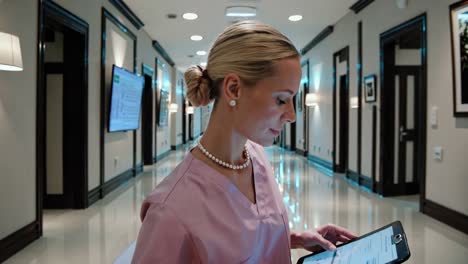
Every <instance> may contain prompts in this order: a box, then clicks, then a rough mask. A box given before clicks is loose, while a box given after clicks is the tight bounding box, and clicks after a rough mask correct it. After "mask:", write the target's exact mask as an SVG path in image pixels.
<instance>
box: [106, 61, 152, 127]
mask: <svg viewBox="0 0 468 264" xmlns="http://www.w3.org/2000/svg"><path fill="white" fill-rule="evenodd" d="M144 82H145V80H144V78H143V76H139V75H137V74H135V73H132V72H129V71H127V70H125V69H123V68H120V67H118V66H116V65H114V66H113V67H112V83H111V98H110V111H109V127H108V128H109V129H108V130H109V132H117V131H128V130H136V129H138V128H139V127H140V112H141V101H142V95H143V87H144Z"/></svg>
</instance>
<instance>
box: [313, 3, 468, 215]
mask: <svg viewBox="0 0 468 264" xmlns="http://www.w3.org/2000/svg"><path fill="white" fill-rule="evenodd" d="M454 2H456V1H455V0H412V1H409V5H408V8H406V9H403V10H402V9H398V8H397V7H396V6H395V2H394V1H387V0H376V1H374V2H373V3H371V4H370V5H369V6H368V7H367V8H366V9H364V10H363V11H361V12H360V13H359V14H357V15H356V14H354V13H353V12H349V13H348V14H347V15H346V16H344V17H343V18H342V19H341V20H340V21H339V22H338V23H337V24H336V25H335V30H334V32H333V33H332V34H331V35H330V36H328V37H327V38H326V39H325V40H323V41H322V42H321V43H319V44H318V45H317V46H316V47H314V49H312V50H311V51H310V52H309V53H308V54H306V57H307V58H309V59H310V63H311V76H310V77H311V79H314V76H315V75H317V76H319V78H320V88H319V91H318V93H319V95H320V103H319V106H318V107H316V108H315V109H314V110H312V111H313V113H312V115H311V117H310V122H311V126H310V127H311V132H310V133H309V136H310V145H309V148H310V146H311V145H313V144H315V143H314V142H323V143H324V144H325V145H326V147H328V148H332V138H331V135H332V132H333V130H332V129H333V127H332V123H331V122H329V121H328V120H332V108H331V104H332V85H333V82H332V79H331V76H332V73H331V70H332V55H333V53H334V52H336V51H338V50H339V49H341V48H343V47H344V46H346V45H349V46H350V75H351V76H350V77H351V78H350V96H355V95H357V91H356V87H357V83H356V75H357V68H356V56H357V24H358V22H359V21H362V23H363V76H366V75H369V74H376V75H377V76H378V75H379V72H380V66H379V52H380V51H379V42H380V37H379V35H380V33H382V32H384V31H386V30H388V29H390V28H393V27H395V26H397V25H399V24H401V23H403V22H405V21H407V20H409V19H411V18H413V17H416V16H418V15H420V14H422V13H424V12H426V13H427V38H428V39H427V40H428V43H427V46H428V48H427V55H428V58H427V61H428V68H427V70H428V72H427V85H428V87H427V89H428V98H427V105H428V109H430V108H431V107H432V106H436V107H438V108H439V112H438V117H439V121H440V122H439V126H438V128H436V129H433V128H432V127H431V126H430V123H429V122H428V126H427V155H426V163H427V164H426V198H427V199H429V200H431V201H434V202H436V203H439V204H441V205H443V206H446V207H448V208H450V209H453V210H456V211H458V212H461V213H463V214H465V215H466V214H468V203H466V201H467V200H468V193H467V192H466V191H465V189H466V186H468V177H467V173H466V172H467V171H468V164H467V163H466V156H467V155H468V143H467V142H468V133H467V129H468V119H466V118H454V117H453V113H452V111H453V105H452V104H453V94H452V61H451V43H450V24H449V5H450V4H452V3H454ZM382 10H385V12H384V13H382ZM314 65H322V67H321V73H318V72H317V71H315V72H314ZM378 77H380V76H378ZM312 82H313V81H312ZM377 91H378V93H380V87H379V81H378V82H377ZM362 105H363V107H362V121H363V124H362V174H364V175H366V176H370V175H371V157H372V156H371V153H372V152H371V150H372V145H371V144H372V143H371V141H370V140H369V138H371V135H372V134H371V132H372V112H371V111H372V106H373V104H368V103H363V104H362ZM377 106H378V109H380V108H379V102H378V103H377ZM428 111H429V110H428ZM351 112H352V111H351ZM378 116H379V115H378ZM427 120H429V116H427ZM356 123H357V119H356V116H355V115H354V114H351V115H350V143H351V142H354V143H352V144H350V153H351V155H350V157H352V156H353V155H354V156H355V154H354V153H356V144H355V142H356V137H355V135H356V134H355V131H356ZM379 126H380V120H378V124H377V128H379ZM318 128H320V129H318ZM377 135H379V131H377ZM378 144H379V142H378ZM436 146H441V147H443V149H444V159H443V161H442V162H436V161H435V160H433V158H432V156H433V154H432V151H433V148H434V147H436ZM377 153H379V150H377ZM311 154H314V153H311ZM314 155H317V156H319V157H320V158H323V159H326V160H328V161H331V160H332V158H331V156H328V157H327V156H324V155H323V153H322V155H320V154H317V153H315V154H314ZM377 161H378V159H377ZM354 166H355V160H352V159H350V168H351V169H354ZM377 166H379V164H378V162H377ZM377 177H379V175H378V170H377ZM448 193H449V194H448Z"/></svg>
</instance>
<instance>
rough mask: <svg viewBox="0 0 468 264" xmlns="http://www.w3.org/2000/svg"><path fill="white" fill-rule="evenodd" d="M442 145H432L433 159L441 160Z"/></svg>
mask: <svg viewBox="0 0 468 264" xmlns="http://www.w3.org/2000/svg"><path fill="white" fill-rule="evenodd" d="M442 152H443V150H442V147H434V159H435V160H439V161H442V154H443V153H442Z"/></svg>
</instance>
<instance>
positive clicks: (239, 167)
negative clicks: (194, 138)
mask: <svg viewBox="0 0 468 264" xmlns="http://www.w3.org/2000/svg"><path fill="white" fill-rule="evenodd" d="M198 148H200V150H201V151H202V152H203V154H205V156H207V157H208V158H210V159H211V160H213V161H214V162H216V163H217V164H219V165H221V166H223V167H226V168H229V169H232V170H242V169H245V168H247V166H249V164H250V153H249V151H248V150H247V147H246V146H244V151H243V152H244V155H245V157H246V161H245V162H244V163H243V164H242V165H235V164H231V163H228V162H225V161H222V160H220V159H218V158H216V157H215V156H213V154H211V153H210V152H208V150H206V149H205V147H203V145H202V144H201V142H200V140H199V141H198Z"/></svg>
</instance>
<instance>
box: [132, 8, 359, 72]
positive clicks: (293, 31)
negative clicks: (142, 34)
mask: <svg viewBox="0 0 468 264" xmlns="http://www.w3.org/2000/svg"><path fill="white" fill-rule="evenodd" d="M124 2H125V3H126V4H127V5H128V6H129V7H130V8H131V9H132V11H133V12H134V13H135V14H136V15H137V16H138V17H139V18H140V19H141V20H142V21H143V23H144V24H145V26H144V30H145V31H146V32H147V33H148V34H149V35H150V37H151V38H152V39H153V40H157V41H158V42H159V43H160V44H161V46H162V47H163V48H164V49H165V50H166V52H167V53H168V54H169V56H170V57H171V58H172V60H173V61H174V62H175V64H176V66H177V68H178V69H179V70H181V71H183V70H184V69H185V68H187V67H188V66H190V65H193V64H199V63H200V62H202V61H206V59H207V56H208V55H204V56H198V55H196V54H195V53H196V52H197V51H198V50H205V51H207V52H208V51H209V48H210V47H211V44H212V43H213V42H214V40H215V39H216V37H217V36H218V34H220V33H221V32H222V31H223V29H224V28H225V27H226V26H227V25H230V24H231V23H232V21H233V20H232V19H230V18H227V17H225V16H224V13H225V8H226V7H228V6H232V5H247V6H255V7H256V8H257V16H256V17H255V20H260V21H262V22H265V23H268V24H271V25H273V26H274V27H276V28H277V29H279V30H280V31H281V32H282V33H284V34H285V35H287V36H288V37H289V38H290V39H291V40H292V41H293V42H294V44H295V45H296V47H297V48H298V50H300V49H302V48H303V47H304V46H305V45H306V44H307V43H308V42H309V41H311V40H312V39H313V38H314V37H315V36H316V35H317V34H318V33H319V32H320V31H322V30H323V29H324V28H325V27H326V26H328V25H333V24H335V23H336V22H337V21H338V20H339V19H340V18H341V17H343V16H344V15H345V14H346V13H347V12H351V11H350V10H349V7H350V6H351V5H353V4H354V3H355V2H357V0H247V1H246V0H124ZM186 12H193V13H196V14H198V19H196V20H192V21H188V20H184V19H183V18H182V14H183V13H186ZM167 14H176V15H177V18H176V19H168V18H167ZM294 14H300V15H302V16H303V19H302V20H301V21H299V22H291V21H289V20H288V17H289V16H290V15H294ZM191 35H201V36H203V37H204V39H203V40H202V41H198V42H194V41H192V40H190V36H191ZM189 55H194V57H193V58H190V57H189Z"/></svg>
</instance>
